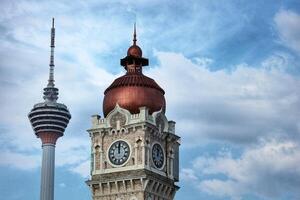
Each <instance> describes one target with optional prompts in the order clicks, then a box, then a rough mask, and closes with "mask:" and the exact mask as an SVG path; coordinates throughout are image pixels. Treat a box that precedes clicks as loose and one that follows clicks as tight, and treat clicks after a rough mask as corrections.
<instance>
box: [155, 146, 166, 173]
mask: <svg viewBox="0 0 300 200" xmlns="http://www.w3.org/2000/svg"><path fill="white" fill-rule="evenodd" d="M152 160H153V163H154V165H155V167H157V168H162V166H163V165H164V160H165V157H164V152H163V149H162V147H161V146H160V145H159V144H157V143H156V144H154V145H153V147H152Z"/></svg>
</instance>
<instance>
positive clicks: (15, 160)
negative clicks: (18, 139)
mask: <svg viewBox="0 0 300 200" xmlns="http://www.w3.org/2000/svg"><path fill="white" fill-rule="evenodd" d="M0 158H1V159H0V165H2V166H8V167H13V168H17V169H21V170H32V169H35V168H36V167H38V166H39V165H40V162H41V159H40V156H38V155H28V154H27V155H26V154H22V153H15V152H11V151H8V150H6V151H1V152H0Z"/></svg>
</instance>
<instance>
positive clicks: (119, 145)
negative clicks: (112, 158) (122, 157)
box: [118, 142, 121, 154]
mask: <svg viewBox="0 0 300 200" xmlns="http://www.w3.org/2000/svg"><path fill="white" fill-rule="evenodd" d="M120 147H121V143H120V142H119V144H118V154H120Z"/></svg>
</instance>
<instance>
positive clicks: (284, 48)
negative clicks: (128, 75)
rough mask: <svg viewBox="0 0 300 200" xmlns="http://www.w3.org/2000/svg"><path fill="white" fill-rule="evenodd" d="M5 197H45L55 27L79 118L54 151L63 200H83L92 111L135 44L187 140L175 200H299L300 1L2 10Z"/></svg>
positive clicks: (141, 0)
mask: <svg viewBox="0 0 300 200" xmlns="http://www.w3.org/2000/svg"><path fill="white" fill-rule="evenodd" d="M0 12H1V15H0V46H1V48H0V94H1V98H0V109H1V115H0V195H1V197H3V196H5V200H24V199H26V200H27V199H28V200H33V199H38V198H39V181H40V164H41V144H40V141H39V139H37V138H36V137H35V135H34V134H33V131H32V129H31V126H30V123H29V121H28V119H27V113H28V112H29V111H30V109H31V108H32V106H33V104H35V103H37V102H39V101H42V89H43V87H45V85H46V81H47V76H48V63H49V50H50V49H49V40H50V26H51V18H52V17H55V19H56V49H55V51H56V52H55V55H56V58H55V62H56V68H55V78H56V86H57V87H58V88H59V89H60V95H59V101H60V102H63V103H65V104H66V105H67V106H68V107H69V109H70V112H71V114H72V119H71V122H70V124H69V126H68V128H67V129H66V132H65V136H64V137H63V138H61V139H59V141H58V143H57V148H56V150H57V152H56V180H55V182H56V185H55V197H56V200H63V199H72V200H88V199H91V198H90V192H89V189H88V187H87V186H86V185H85V183H84V181H85V180H87V179H88V178H89V154H90V152H89V149H90V148H89V136H88V134H87V132H86V129H88V128H89V127H90V125H91V123H90V116H91V115H92V114H100V115H102V100H103V91H104V89H105V88H106V87H108V86H109V84H110V83H111V82H112V81H113V80H114V79H115V78H116V77H118V76H120V75H121V74H123V73H124V69H123V68H122V67H120V65H119V59H120V58H122V57H124V56H125V54H126V50H127V48H128V47H129V45H130V44H131V40H132V27H133V23H134V22H135V21H136V23H137V29H138V30H137V32H138V44H139V45H140V46H141V47H142V49H143V53H144V56H145V57H148V58H149V59H150V66H149V67H146V68H145V69H144V73H145V74H146V75H147V76H150V77H152V78H154V79H155V80H156V81H157V82H158V83H159V84H160V85H161V86H162V87H163V88H164V89H165V91H166V99H167V113H166V114H167V117H168V118H169V119H170V120H171V119H172V120H174V121H176V122H177V124H176V125H177V134H178V135H180V136H181V137H182V145H181V152H180V153H181V161H180V169H181V170H180V172H181V173H180V182H179V186H180V187H181V189H180V190H179V192H178V193H177V195H176V199H177V200H180V199H186V200H199V199H208V200H218V199H222V200H223V199H225V200H226V199H233V200H242V199H243V200H268V199H272V200H274V199H275V200H277V199H282V200H297V199H300V190H299V188H300V167H299V165H300V164H299V163H300V90H299V88H300V2H299V1H298V0H264V1H262V0H261V1H259V0H257V1H249V0H198V1H197V0H194V1H193V0H185V1H172V0H170V1H161V0H159V1H158V0H151V1H146V0H137V1H129V0H123V1H112V0H107V1H79V0H73V1H64V0H62V1H22V0H14V1H10V0H1V2H0Z"/></svg>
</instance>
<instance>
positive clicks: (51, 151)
mask: <svg viewBox="0 0 300 200" xmlns="http://www.w3.org/2000/svg"><path fill="white" fill-rule="evenodd" d="M42 148H43V159H42V170H41V191H40V200H53V199H54V166H55V145H54V144H50V143H48V144H43V146H42Z"/></svg>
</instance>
